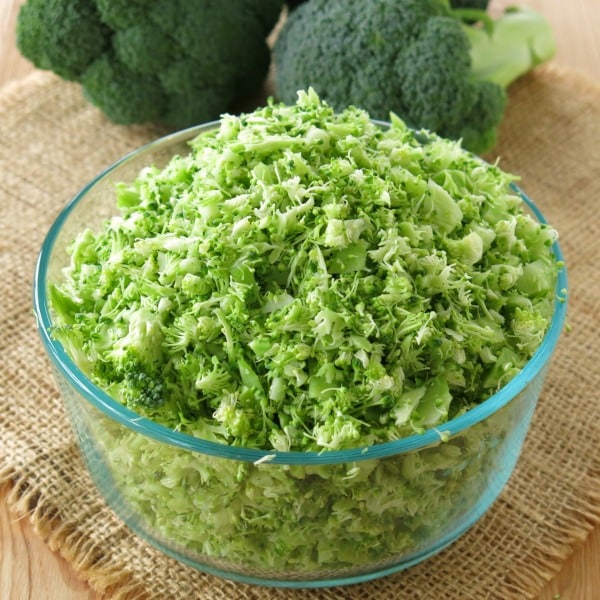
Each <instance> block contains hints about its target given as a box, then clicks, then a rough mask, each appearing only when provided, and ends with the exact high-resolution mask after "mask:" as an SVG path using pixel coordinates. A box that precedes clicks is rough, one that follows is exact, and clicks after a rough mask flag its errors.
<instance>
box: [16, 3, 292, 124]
mask: <svg viewBox="0 0 600 600" xmlns="http://www.w3.org/2000/svg"><path fill="white" fill-rule="evenodd" d="M282 6H283V0H267V1H264V0H263V1H260V0H231V1H230V2H228V3H227V4H226V5H224V4H222V3H221V4H218V3H214V2H212V1H210V0H192V1H190V0H186V1H184V0H157V1H155V2H151V3H148V2H143V1H141V0H127V1H126V0H27V1H26V2H25V4H23V6H22V7H21V10H20V12H19V16H18V19H17V46H18V48H19V50H20V51H21V53H22V54H23V56H25V57H26V58H28V59H29V60H31V61H32V62H33V63H34V64H35V65H36V66H37V67H38V68H41V69H48V70H52V71H54V72H55V73H56V74H58V75H59V76H61V77H63V78H65V79H68V80H72V81H77V82H79V83H81V85H82V86H83V91H84V96H85V97H86V98H87V99H88V100H89V101H90V102H91V103H92V104H94V105H96V106H97V107H98V108H100V109H101V110H102V111H103V112H104V113H105V114H106V116H107V117H108V118H109V119H111V120H112V121H114V122H115V123H121V124H128V123H143V122H147V121H155V122H162V123H164V124H166V125H168V126H171V127H175V128H181V127H186V126H188V125H193V124H197V123H200V122H204V121H209V120H212V119H215V118H217V117H218V116H219V115H220V114H221V113H223V112H226V111H227V110H228V109H229V107H230V106H231V105H232V104H233V103H234V102H235V101H237V100H239V99H240V98H243V97H245V96H248V95H250V94H252V93H254V92H256V91H257V90H258V89H259V88H260V86H261V85H262V83H263V81H264V79H265V76H266V73H267V70H268V68H269V64H270V58H271V55H270V49H269V47H268V45H267V42H266V37H267V36H268V34H269V32H270V31H271V29H272V28H273V26H274V25H275V23H276V22H277V20H278V18H279V15H280V12H281V8H282Z"/></svg>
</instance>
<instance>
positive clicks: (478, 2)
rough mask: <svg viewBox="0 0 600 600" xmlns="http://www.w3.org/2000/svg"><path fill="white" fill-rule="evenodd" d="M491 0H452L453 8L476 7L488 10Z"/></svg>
mask: <svg viewBox="0 0 600 600" xmlns="http://www.w3.org/2000/svg"><path fill="white" fill-rule="evenodd" d="M489 3H490V0H450V6H451V7H452V8H476V9H477V10H487V7H488V5H489Z"/></svg>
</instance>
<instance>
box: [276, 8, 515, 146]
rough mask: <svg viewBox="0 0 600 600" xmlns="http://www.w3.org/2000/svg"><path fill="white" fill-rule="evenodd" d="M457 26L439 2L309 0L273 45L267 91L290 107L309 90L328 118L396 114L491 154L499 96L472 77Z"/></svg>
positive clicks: (464, 39)
mask: <svg viewBox="0 0 600 600" xmlns="http://www.w3.org/2000/svg"><path fill="white" fill-rule="evenodd" d="M465 27H466V26H465V25H464V24H463V23H462V21H460V20H459V19H458V18H456V17H455V16H453V15H452V12H451V11H450V9H449V8H448V5H447V4H444V3H443V2H441V1H440V0H403V1H401V2H399V1H397V0H368V1H364V0H309V1H308V2H305V3H304V4H302V5H300V6H299V7H298V8H296V9H295V10H294V11H293V12H292V13H290V15H289V18H288V20H287V21H286V23H285V24H284V26H283V28H282V31H281V32H280V35H279V37H278V39H277V42H276V45H275V48H274V54H275V84H276V92H277V96H278V97H279V99H281V100H283V101H285V102H292V101H293V100H294V98H295V97H296V94H297V91H298V90H299V89H306V88H308V87H309V86H311V87H313V88H314V89H315V90H316V91H317V93H319V94H320V95H321V96H322V97H323V98H324V99H326V100H327V101H328V102H329V103H330V104H331V105H333V106H334V107H335V108H336V109H341V108H343V107H344V106H347V105H349V104H353V105H356V106H359V107H360V108H363V109H365V110H367V111H368V112H369V114H370V115H371V116H372V117H373V118H376V119H388V118H389V115H390V113H395V114H397V115H399V116H400V117H401V118H402V119H404V120H405V121H406V123H407V124H409V125H410V126H412V127H416V128H425V129H429V130H431V131H435V132H436V133H438V134H440V135H442V136H444V137H449V138H452V139H459V138H462V139H463V144H464V146H465V147H466V148H468V149H470V150H472V151H473V152H483V151H485V150H487V149H488V148H489V147H491V145H493V143H494V141H495V138H496V128H497V125H498V124H499V122H500V120H501V119H502V115H503V110H504V105H505V100H506V94H505V91H504V89H503V88H502V87H501V86H500V85H496V84H491V83H489V82H485V81H481V80H479V79H476V78H475V77H474V76H472V74H471V56H470V50H471V46H470V41H469V38H468V37H467V35H466V33H465V31H464V28H465Z"/></svg>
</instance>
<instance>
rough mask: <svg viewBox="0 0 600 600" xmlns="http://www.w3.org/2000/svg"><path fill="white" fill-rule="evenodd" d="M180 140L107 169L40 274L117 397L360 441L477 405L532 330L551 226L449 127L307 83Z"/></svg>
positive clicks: (531, 344) (294, 439)
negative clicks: (167, 150) (124, 167)
mask: <svg viewBox="0 0 600 600" xmlns="http://www.w3.org/2000/svg"><path fill="white" fill-rule="evenodd" d="M191 147H192V152H191V154H190V155H187V156H181V157H175V158H173V160H172V161H171V162H170V163H169V164H168V165H167V166H166V167H165V168H163V169H158V168H156V167H152V166H148V168H146V169H144V170H143V171H142V173H141V174H140V175H139V177H138V178H137V179H136V180H135V181H133V182H129V183H122V184H120V185H119V186H118V187H117V190H116V196H117V204H118V207H119V209H120V214H119V215H118V216H115V217H114V218H113V219H111V220H109V221H108V222H106V223H105V225H104V227H103V228H102V229H101V230H100V231H98V232H92V231H90V230H87V231H84V232H82V234H81V235H80V236H79V237H78V238H77V239H76V240H75V241H74V243H73V245H72V248H71V264H70V267H69V268H68V269H67V270H66V271H65V280H64V281H63V282H60V283H58V284H57V285H56V286H54V287H53V288H52V298H53V303H54V307H55V310H56V312H57V314H58V316H59V317H60V321H59V324H57V326H56V329H55V332H54V334H55V336H56V337H57V338H58V339H59V340H60V341H62V342H63V343H64V344H65V346H66V347H67V348H71V349H75V352H74V356H75V359H76V360H77V361H78V362H79V364H80V365H81V366H82V368H83V369H84V370H85V371H86V373H88V374H89V375H90V377H91V378H92V379H93V380H94V381H95V382H96V383H97V384H98V385H99V386H100V387H101V388H103V389H105V390H107V391H108V392H109V393H110V394H111V395H112V396H114V397H115V398H116V399H118V400H120V401H122V402H123V403H124V404H126V405H128V406H133V405H135V409H136V410H137V411H139V412H140V413H142V414H144V415H146V416H149V417H150V418H152V419H155V420H157V421H159V422H160V423H162V424H163V425H166V426H168V427H171V428H173V429H177V430H180V431H184V432H190V433H193V434H194V435H197V436H199V437H203V438H206V439H211V440H216V441H220V442H224V443H226V444H230V445H238V446H248V447H253V448H262V449H275V450H280V451H287V450H323V449H341V448H352V447H357V446H368V445H371V444H376V443H381V442H386V441H389V440H393V439H398V438H401V437H404V436H407V435H411V434H413V433H419V432H423V431H425V430H426V429H429V428H431V427H435V426H438V425H440V424H442V423H444V422H446V421H447V420H448V419H451V418H453V417H455V416H457V415H459V414H461V413H462V412H464V411H466V410H468V409H469V408H470V407H472V406H474V405H476V404H478V403H480V402H481V401H483V400H484V399H485V398H487V397H489V396H490V395H491V394H493V393H494V392H495V391H497V390H498V389H499V388H500V387H502V386H503V385H504V384H505V383H507V382H508V381H509V380H510V379H511V378H512V377H514V376H515V375H516V374H517V373H518V372H519V371H520V369H521V368H522V367H523V366H524V364H525V363H526V362H527V360H528V359H529V358H530V356H531V355H532V353H533V352H534V351H535V349H536V347H537V346H538V345H539V343H540V341H541V338H542V336H543V334H544V332H545V331H546V329H547V327H548V323H549V321H550V319H551V317H552V313H553V307H554V287H555V284H556V277H557V271H558V269H559V268H560V265H559V264H557V262H556V259H555V257H554V255H553V253H552V250H551V245H552V243H553V241H554V240H555V238H556V232H555V231H554V230H553V229H552V228H550V227H548V226H545V225H542V224H539V223H537V222H536V221H534V220H533V218H531V217H530V216H528V215H527V214H526V213H525V212H524V211H523V210H522V201H521V199H520V197H519V196H518V195H517V194H515V193H514V192H513V191H512V190H511V189H510V187H509V184H510V182H511V181H512V179H513V178H512V177H511V176H510V175H508V174H506V173H504V172H502V171H501V170H500V169H499V168H498V167H497V166H491V165H487V164H485V163H483V162H481V161H480V160H479V159H477V158H476V157H473V156H472V155H470V154H468V153H466V152H464V151H463V150H462V148H461V147H460V145H459V144H458V143H456V142H450V141H447V140H444V139H442V138H439V137H437V136H435V135H433V134H429V136H428V137H427V138H425V139H424V138H422V137H419V134H415V133H414V132H413V131H411V130H410V129H409V128H407V127H406V126H405V124H404V123H403V122H401V121H400V120H399V119H398V118H394V120H393V122H392V124H391V127H389V128H387V129H386V128H381V127H380V126H378V125H376V124H375V123H373V122H372V121H371V120H370V119H369V115H368V114H367V113H366V112H365V111H361V110H359V109H357V108H349V109H346V110H345V111H343V112H341V113H335V112H334V111H333V109H332V108H331V107H330V106H329V105H327V104H326V103H324V102H322V101H321V100H320V98H319V97H318V96H317V94H316V93H315V92H314V91H313V90H310V91H308V92H301V93H300V94H299V98H298V101H297V103H296V104H295V105H290V106H286V105H282V104H274V103H270V104H269V105H267V106H265V107H264V108H262V109H259V110H257V111H255V112H253V113H249V114H244V115H242V116H239V117H236V116H231V115H227V116H224V117H223V118H222V120H221V122H220V125H219V127H217V128H215V129H213V130H211V131H209V132H207V133H204V134H202V135H200V136H199V137H198V138H197V139H195V140H194V141H193V142H192V144H191ZM82 356H83V358H82ZM136 393H139V400H138V401H136V400H135V394H136Z"/></svg>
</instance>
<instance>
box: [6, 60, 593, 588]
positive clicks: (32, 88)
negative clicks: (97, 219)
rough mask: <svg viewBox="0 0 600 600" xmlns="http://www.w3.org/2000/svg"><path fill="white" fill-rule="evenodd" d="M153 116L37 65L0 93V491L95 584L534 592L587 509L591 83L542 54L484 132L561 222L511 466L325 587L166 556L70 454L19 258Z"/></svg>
mask: <svg viewBox="0 0 600 600" xmlns="http://www.w3.org/2000/svg"><path fill="white" fill-rule="evenodd" d="M160 133H161V132H160V131H158V130H156V129H148V128H143V127H128V128H126V127H119V126H115V125H112V124H109V123H108V122H107V121H106V120H105V119H104V118H103V117H102V115H101V114H99V112H98V111H96V110H95V109H94V108H92V107H91V106H89V105H88V104H86V103H85V102H84V101H83V100H82V97H81V94H80V91H79V88H78V87H77V86H74V85H71V84H67V83H65V82H63V81H61V80H59V79H58V78H56V77H55V76H53V75H50V74H35V75H33V76H31V77H30V78H29V79H27V80H25V81H24V82H23V83H21V84H18V85H13V86H12V87H9V88H5V90H4V91H3V92H2V93H1V94H0V214H1V221H0V227H1V231H0V265H1V277H0V285H1V293H2V295H1V304H0V307H1V308H0V310H1V330H0V351H1V353H2V354H1V360H0V393H1V396H0V484H2V483H6V482H10V485H11V493H10V495H9V500H8V501H9V503H10V506H11V507H12V508H13V509H14V510H15V511H16V513H17V514H19V515H24V514H28V515H29V518H30V519H31V521H32V522H33V524H34V527H35V529H36V531H37V532H38V533H39V534H40V535H41V536H42V537H43V539H44V540H46V542H47V543H48V545H49V546H50V547H51V548H52V549H54V550H57V551H59V552H60V553H61V554H62V555H63V556H65V557H66V559H67V560H68V561H69V562H70V563H71V564H72V565H73V567H74V568H75V570H76V571H77V572H78V573H79V574H80V575H81V576H82V577H83V578H85V579H86V580H88V581H89V582H90V584H91V586H92V587H93V588H94V589H96V590H97V591H98V592H100V593H103V594H105V595H106V596H107V597H111V598H160V599H169V598H200V599H234V600H235V599H238V598H242V599H254V598H256V599H258V598H261V599H262V598H266V599H268V600H270V599H292V600H293V599H300V598H303V599H308V600H311V599H314V600H330V599H334V598H335V599H338V598H339V599H348V600H350V599H357V600H358V599H361V600H363V599H367V600H369V599H389V598H410V599H412V598H431V599H436V600H438V599H445V598H450V599H452V598H460V599H476V600H482V599H486V598H502V599H503V600H506V599H511V598H515V599H524V598H533V597H535V596H536V594H537V593H538V592H539V591H540V589H541V588H542V587H543V584H544V582H545V581H547V580H548V579H550V578H551V577H552V576H554V575H555V574H556V573H557V572H558V570H559V569H560V566H561V564H562V562H563V561H564V560H565V558H566V557H568V556H569V554H570V553H571V552H572V550H573V547H574V545H575V544H576V543H577V542H578V541H580V540H582V539H584V538H585V537H586V534H587V533H588V532H589V531H590V530H591V529H592V528H593V527H594V526H600V452H599V440H600V402H599V401H598V400H599V390H600V368H598V359H599V358H600V355H599V353H598V350H599V344H598V340H599V339H600V270H599V269H598V264H599V262H600V261H599V259H600V228H599V226H598V225H599V218H598V208H597V207H598V204H599V200H600V168H599V163H598V158H599V157H600V87H596V86H595V85H594V84H592V83H591V82H588V81H587V80H585V79H583V78H580V77H579V76H576V75H574V74H571V73H569V72H564V71H559V70H557V69H556V68H546V69H543V70H539V71H538V72H537V73H535V74H534V75H530V76H528V77H527V78H525V79H523V80H522V81H520V82H519V83H518V84H517V85H516V86H514V87H513V88H512V90H511V97H510V104H509V109H508V114H507V115H506V119H505V122H504V124H503V128H502V131H501V136H500V142H499V145H498V146H497V148H496V150H495V154H496V153H497V154H498V155H500V156H501V157H502V159H501V166H503V167H504V168H505V169H506V170H509V171H511V172H514V173H517V174H520V175H522V182H521V184H522V187H523V188H524V189H525V190H526V191H527V192H528V193H529V194H530V195H531V196H532V198H533V199H534V200H535V201H536V202H537V203H538V204H539V206H540V207H541V208H542V210H543V211H544V212H545V213H546V216H547V217H548V218H549V220H550V221H551V222H552V224H553V225H554V226H555V227H556V228H557V229H558V230H559V232H560V234H561V237H562V245H563V250H564V253H565V255H566V261H567V265H568V268H569V277H570V288H571V295H570V308H569V313H570V315H569V321H570V323H571V325H572V328H573V331H572V333H571V334H570V335H567V336H563V338H562V340H561V341H560V343H559V347H558V350H557V353H556V355H555V359H554V362H553V367H552V370H551V373H550V375H549V378H548V380H547V384H546V387H545V390H544V393H543V396H542V398H541V400H540V404H539V406H538V408H537V411H536V414H535V418H534V423H533V425H532V428H531V430H530V433H529V435H528V438H527V442H526V447H525V449H524V452H523V454H522V457H521V459H520V461H519V464H518V467H517V470H516V472H515V473H514V475H513V477H512V479H511V481H510V484H509V485H508V486H507V488H506V489H505V491H504V492H503V494H502V496H501V498H500V499H499V501H498V502H497V503H496V504H495V505H494V506H493V507H492V509H491V511H490V512H489V513H488V514H487V515H486V516H485V517H484V518H483V519H482V520H481V521H480V522H479V523H478V524H477V525H476V526H475V527H474V528H473V529H472V530H471V531H470V532H469V533H467V534H466V535H464V536H463V537H462V538H461V539H459V540H458V541H457V542H456V543H455V544H454V545H452V546H451V547H450V548H448V549H447V550H446V551H444V552H442V553H441V554H439V555H437V556H436V557H434V558H431V559H429V560H427V561H426V562H424V563H422V564H420V565H418V566H416V567H414V568H412V569H409V570H407V571H404V572H402V573H398V574H396V575H393V576H390V577H387V578H384V579H380V580H377V581H374V582H370V583H367V584H361V585H357V586H351V587H346V588H337V589H320V590H312V591H291V590H284V589H275V590H271V589H267V588H260V587H253V586H248V585H240V584H236V583H232V582H228V581H224V580H221V579H219V578H216V577H213V576H208V575H204V574H202V573H199V572H197V571H194V570H192V569H190V568H186V567H183V566H181V565H179V564H178V563H177V562H175V561H174V560H172V559H170V558H166V557H165V556H163V555H162V554H160V553H159V552H158V551H155V550H154V549H152V548H150V547H149V546H148V545H146V544H145V543H144V542H142V541H140V540H139V539H137V538H136V537H135V536H134V535H132V534H131V533H130V532H129V531H128V530H127V529H125V527H124V526H123V525H121V524H120V522H119V521H118V520H117V519H116V517H114V516H113V514H112V512H111V511H110V510H109V509H108V508H106V506H105V505H104V503H103V502H102V500H101V499H100V497H99V496H98V494H97V493H96V491H95V490H94V488H93V486H92V484H91V481H90V479H89V478H88V475H87V474H86V472H85V470H84V467H83V464H82V461H81V458H80V455H79V453H78V450H77V447H76V446H75V443H74V438H73V436H72V434H71V431H70V428H69V424H68V422H67V420H66V417H65V414H64V412H63V408H62V405H61V402H60V399H59V397H58V394H57V391H56V387H55V384H54V381H53V380H52V378H51V375H50V370H49V367H48V363H47V361H46V358H45V356H44V353H43V350H42V347H41V343H40V341H39V340H38V335H37V333H36V330H35V326H34V321H33V317H32V310H31V301H30V298H31V287H32V273H33V267H34V262H35V259H36V255H37V253H38V251H39V248H40V245H41V243H42V239H43V236H44V234H45V232H46V230H47V229H48V227H49V225H50V223H51V222H52V220H53V219H54V217H55V216H56V214H57V212H58V211H59V209H60V208H61V207H62V206H63V205H64V204H65V203H66V202H67V201H68V200H69V199H70V197H71V196H72V195H73V194H74V193H75V192H76V191H77V190H78V189H79V188H80V187H81V186H82V185H83V184H84V183H86V182H87V181H88V180H89V179H90V178H91V177H92V176H93V175H95V174H96V173H97V172H98V171H99V170H100V169H101V168H103V167H105V166H107V165H108V164H110V163H111V162H112V161H113V160H115V159H116V158H118V157H120V156H121V155H122V154H124V153H125V152H127V151H129V150H131V149H133V148H135V147H137V146H138V145H140V144H141V143H143V142H145V141H147V140H149V139H151V138H154V137H156V136H158V135H159V134H160ZM488 158H493V157H488Z"/></svg>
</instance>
